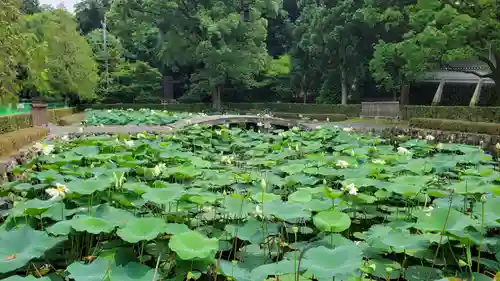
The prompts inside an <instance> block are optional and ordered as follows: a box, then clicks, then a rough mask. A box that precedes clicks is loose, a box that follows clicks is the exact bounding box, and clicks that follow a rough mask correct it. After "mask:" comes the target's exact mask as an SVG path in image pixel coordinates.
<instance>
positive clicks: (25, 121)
mask: <svg viewBox="0 0 500 281" xmlns="http://www.w3.org/2000/svg"><path fill="white" fill-rule="evenodd" d="M48 111H49V122H50V123H55V124H59V122H60V120H61V118H62V117H64V116H68V115H71V114H73V112H74V111H75V109H74V108H73V107H65V108H57V109H50V110H48ZM32 126H33V120H32V119H31V113H23V114H10V115H3V116H0V134H4V133H9V132H13V131H17V130H19V129H24V128H30V127H32Z"/></svg>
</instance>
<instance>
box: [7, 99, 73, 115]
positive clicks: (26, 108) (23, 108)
mask: <svg viewBox="0 0 500 281" xmlns="http://www.w3.org/2000/svg"><path fill="white" fill-rule="evenodd" d="M30 106H31V103H30V102H26V103H22V102H21V103H18V104H9V105H0V116H1V115H9V114H22V113H29V112H30ZM48 106H49V109H54V108H63V107H67V105H66V104H65V103H62V102H53V103H48Z"/></svg>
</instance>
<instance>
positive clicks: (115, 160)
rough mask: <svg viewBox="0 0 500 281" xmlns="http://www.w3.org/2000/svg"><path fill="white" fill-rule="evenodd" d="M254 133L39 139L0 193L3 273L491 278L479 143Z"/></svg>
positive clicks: (492, 255) (490, 205)
mask: <svg viewBox="0 0 500 281" xmlns="http://www.w3.org/2000/svg"><path fill="white" fill-rule="evenodd" d="M259 130H264V131H262V132H260V133H259V132H256V131H254V130H247V129H242V128H239V127H234V128H227V127H215V128H212V129H210V128H208V129H207V128H203V127H199V126H194V127H192V128H190V129H187V130H184V131H181V132H177V133H175V134H172V135H162V136H155V135H147V134H138V135H132V136H128V135H121V136H95V137H84V138H76V139H72V140H68V138H67V137H63V138H61V139H59V140H53V141H52V142H50V143H45V144H39V145H37V148H38V149H39V150H40V153H41V154H42V155H41V156H40V157H38V158H36V159H34V160H32V161H31V162H30V163H28V164H26V165H23V166H20V167H18V168H17V169H16V170H14V171H13V175H12V176H13V178H14V179H15V181H13V182H11V183H10V184H9V185H8V186H6V188H7V190H8V192H9V196H10V198H12V199H13V200H14V201H15V206H14V208H13V209H12V210H10V211H9V212H8V215H7V218H6V221H5V223H3V224H2V225H1V227H0V242H1V243H0V255H1V258H0V277H1V278H2V279H3V278H7V277H8V276H11V277H9V278H7V279H5V280H25V279H22V278H21V277H20V276H19V275H23V276H24V275H26V274H31V275H35V276H38V277H42V276H44V279H42V280H57V278H56V276H65V278H67V279H71V280H75V281H89V280H96V281H98V280H116V281H123V280H137V281H139V280H140V281H151V280H159V279H161V280H197V279H199V280H217V279H218V278H217V275H219V276H221V275H222V276H225V278H227V279H230V280H236V281H240V280H241V281H249V280H251V281H262V280H270V281H271V280H278V279H284V280H304V281H305V280H332V279H334V280H391V279H392V280H396V279H398V280H403V279H404V280H408V281H425V280H438V279H441V278H445V277H457V278H461V280H470V278H471V277H473V278H474V280H485V281H486V280H491V278H492V277H493V275H494V274H495V273H496V272H497V271H498V270H499V269H500V268H499V265H498V264H499V263H498V261H499V259H500V248H499V247H500V244H499V235H498V227H499V222H500V221H499V217H500V213H499V210H500V209H499V208H498V204H499V203H500V201H499V199H500V197H498V196H499V195H500V185H499V184H498V183H499V182H498V179H499V176H500V172H498V170H497V167H496V165H495V162H493V161H492V157H491V156H490V155H487V154H485V153H484V152H483V151H482V150H481V149H480V148H478V147H473V146H467V145H456V144H437V143H434V142H433V140H432V137H430V136H429V137H426V140H408V139H407V138H406V137H404V136H401V137H399V138H397V139H396V140H395V142H394V143H389V142H387V141H384V140H382V139H379V138H373V137H363V136H360V135H358V134H356V133H353V132H351V131H350V130H349V128H346V129H343V130H342V129H340V128H317V129H316V130H313V131H310V132H305V131H300V130H298V129H292V130H290V131H283V130H274V129H272V128H263V127H260V129H259ZM16 274H18V275H17V276H16ZM16 278H17V279H16ZM49 278H56V279H49ZM30 280H31V279H30ZM443 280H458V279H443Z"/></svg>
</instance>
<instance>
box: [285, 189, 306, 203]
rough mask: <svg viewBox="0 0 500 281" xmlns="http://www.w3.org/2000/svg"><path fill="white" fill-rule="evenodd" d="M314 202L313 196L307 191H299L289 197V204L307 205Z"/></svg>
mask: <svg viewBox="0 0 500 281" xmlns="http://www.w3.org/2000/svg"><path fill="white" fill-rule="evenodd" d="M311 200H312V194H311V193H310V192H309V191H307V190H297V191H295V192H294V193H292V194H290V195H288V201H289V202H298V203H307V202H309V201H311Z"/></svg>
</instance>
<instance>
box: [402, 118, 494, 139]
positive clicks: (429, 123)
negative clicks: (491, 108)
mask: <svg viewBox="0 0 500 281" xmlns="http://www.w3.org/2000/svg"><path fill="white" fill-rule="evenodd" d="M410 127H415V128H421V129H431V130H441V131H454V132H464V133H476V134H488V135H500V124H498V123H487V122H471V121H464V120H451V119H431V118H412V119H411V120H410Z"/></svg>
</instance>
